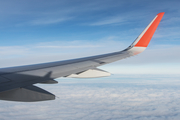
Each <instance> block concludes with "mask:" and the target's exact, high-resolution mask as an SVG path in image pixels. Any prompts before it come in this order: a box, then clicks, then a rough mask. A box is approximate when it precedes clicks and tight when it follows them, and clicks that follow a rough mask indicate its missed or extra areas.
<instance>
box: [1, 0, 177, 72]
mask: <svg viewBox="0 0 180 120" xmlns="http://www.w3.org/2000/svg"><path fill="white" fill-rule="evenodd" d="M179 5H180V2H179V1H178V0H172V1H168V0H158V1H157V0H151V1H147V0H136V1H133V0H126V1H119V0H103V1H102V0H91V1H89V0H86V1H84V0H75V1H73V0H68V1H67V0H61V1H58V0H54V1H49V0H38V1H35V0H31V1H30V0H18V1H13V0H7V1H0V16H1V19H0V33H1V35H0V56H1V59H0V67H9V66H17V65H25V64H34V63H41V62H49V61H57V60H64V59H71V58H77V57H84V56H89V55H96V54H101V53H107V52H114V51H119V50H123V49H124V48H126V47H127V46H129V45H130V44H131V43H132V42H133V41H134V40H135V38H136V37H137V36H138V35H139V34H140V33H141V32H142V31H143V29H144V28H145V27H146V26H147V25H148V24H149V22H150V21H151V20H152V19H153V18H154V17H155V15H156V14H157V13H159V12H165V15H164V17H163V19H162V21H161V23H160V25H159V27H158V28H157V31H156V32H155V35H154V37H153V39H152V41H151V42H150V45H149V46H148V48H147V50H146V51H145V52H143V53H142V54H140V55H138V56H136V57H131V58H128V59H125V60H121V61H119V62H116V63H113V64H110V65H107V66H103V67H102V68H103V69H105V70H107V71H110V72H112V73H115V74H119V73H120V74H132V73H133V74H179V73H180V72H179V70H178V69H179V67H180V56H179V50H180V40H179V38H180V36H179V31H180V26H179V24H180V22H179V21H180V9H179Z"/></svg>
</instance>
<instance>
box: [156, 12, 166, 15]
mask: <svg viewBox="0 0 180 120" xmlns="http://www.w3.org/2000/svg"><path fill="white" fill-rule="evenodd" d="M164 13H165V12H160V13H158V14H157V15H164Z"/></svg>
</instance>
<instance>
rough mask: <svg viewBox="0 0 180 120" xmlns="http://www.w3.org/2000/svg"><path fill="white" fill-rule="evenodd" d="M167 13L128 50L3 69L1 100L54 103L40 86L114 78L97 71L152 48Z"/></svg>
mask: <svg viewBox="0 0 180 120" xmlns="http://www.w3.org/2000/svg"><path fill="white" fill-rule="evenodd" d="M163 15H164V12H162V13H159V14H157V15H156V17H155V18H154V19H153V20H152V21H151V23H150V24H149V25H148V26H147V27H146V28H145V29H144V31H143V32H142V33H141V34H140V35H139V36H138V37H137V39H136V40H135V41H134V42H133V43H132V44H131V45H130V46H129V47H128V48H127V49H125V50H123V51H118V52H114V53H108V54H102V55H97V56H90V57H85V58H79V59H71V60H66V61H57V62H50V63H43V64H35V65H27V66H20V67H10V68H1V69H0V99H2V100H10V101H23V102H34V101H44V100H53V99H55V95H53V94H51V93H49V92H47V91H45V90H43V89H41V88H38V87H36V86H34V85H33V84H36V83H43V84H53V83H57V81H55V80H54V79H55V78H59V77H73V78H94V77H104V76H110V73H108V72H106V71H104V70H100V69H98V68H97V67H98V66H101V65H105V64H108V63H111V62H114V61H117V60H121V59H124V58H127V57H130V56H134V55H137V54H139V53H141V52H143V51H144V50H145V49H146V47H147V46H148V44H149V42H150V40H151V38H152V36H153V34H154V32H155V30H156V28H157V27H158V25H159V23H160V21H161V19H162V17H163Z"/></svg>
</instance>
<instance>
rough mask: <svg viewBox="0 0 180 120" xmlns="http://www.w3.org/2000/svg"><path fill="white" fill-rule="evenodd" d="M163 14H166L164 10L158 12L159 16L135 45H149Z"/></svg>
mask: <svg viewBox="0 0 180 120" xmlns="http://www.w3.org/2000/svg"><path fill="white" fill-rule="evenodd" d="M163 15H164V12H161V13H159V14H157V18H156V19H155V20H154V22H153V23H152V24H151V26H150V27H149V28H148V30H147V31H146V32H145V33H144V35H143V36H142V37H141V39H140V40H139V41H138V43H137V44H136V45H135V47H147V46H148V44H149V42H150V40H151V38H152V36H153V34H154V32H155V31H156V28H157V27H158V25H159V23H160V21H161V19H162V17H163Z"/></svg>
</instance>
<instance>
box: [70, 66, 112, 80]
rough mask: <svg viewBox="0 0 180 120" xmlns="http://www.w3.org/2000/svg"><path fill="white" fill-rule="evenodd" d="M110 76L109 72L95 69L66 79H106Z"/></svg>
mask: <svg viewBox="0 0 180 120" xmlns="http://www.w3.org/2000/svg"><path fill="white" fill-rule="evenodd" d="M110 75H111V73H109V72H106V71H104V70H101V69H97V68H95V69H89V70H86V71H83V72H80V73H77V74H71V75H69V76H67V77H69V78H97V77H107V76H110Z"/></svg>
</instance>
